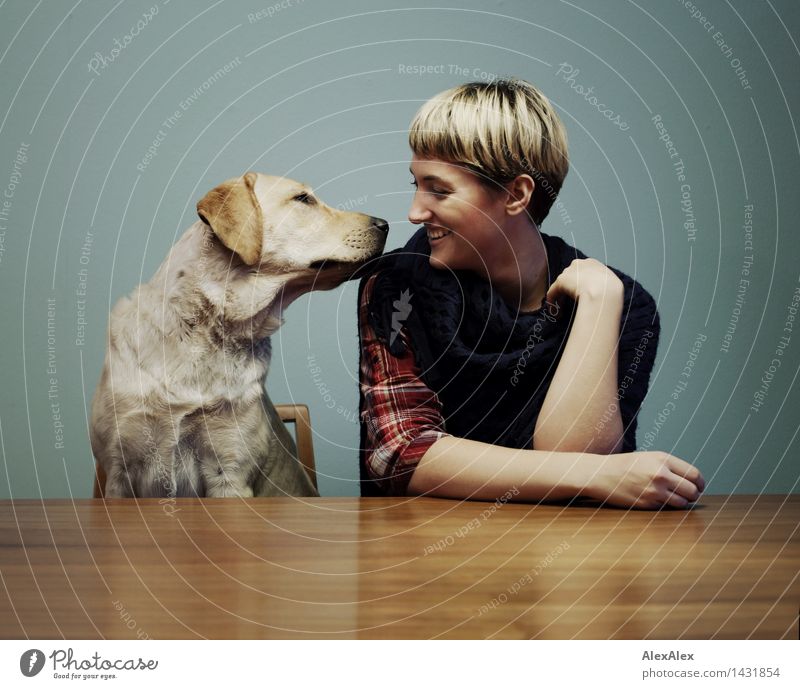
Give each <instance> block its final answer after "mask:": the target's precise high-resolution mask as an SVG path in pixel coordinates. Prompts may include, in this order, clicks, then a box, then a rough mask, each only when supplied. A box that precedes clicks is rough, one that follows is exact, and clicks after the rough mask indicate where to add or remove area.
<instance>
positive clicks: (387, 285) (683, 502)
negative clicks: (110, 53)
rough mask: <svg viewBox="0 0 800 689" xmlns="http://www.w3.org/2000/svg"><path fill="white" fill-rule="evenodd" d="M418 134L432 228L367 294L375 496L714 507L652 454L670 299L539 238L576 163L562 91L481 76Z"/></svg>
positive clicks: (397, 256)
mask: <svg viewBox="0 0 800 689" xmlns="http://www.w3.org/2000/svg"><path fill="white" fill-rule="evenodd" d="M409 142H410V145H411V149H412V152H413V157H412V161H411V168H410V171H411V174H412V176H413V181H412V184H413V185H414V186H415V187H416V192H415V194H414V200H413V202H412V205H411V209H410V211H409V216H408V217H409V220H410V221H411V222H412V223H416V224H421V225H422V227H421V228H420V229H419V230H418V231H417V232H416V234H415V235H414V236H413V237H412V238H411V240H410V241H409V242H408V243H407V244H406V246H405V247H404V248H403V249H402V250H398V251H394V252H390V253H389V254H386V255H385V256H384V257H382V259H381V260H380V262H379V263H378V265H377V266H376V269H375V270H374V271H373V272H372V274H371V275H368V276H366V277H364V278H363V279H362V281H361V284H360V289H359V334H360V340H361V343H360V344H361V363H360V390H361V398H360V416H361V453H360V454H361V477H362V493H363V494H365V495H392V494H394V495H403V494H425V495H434V496H442V497H451V498H467V499H487V500H488V499H497V498H498V497H500V496H507V495H509V494H511V495H513V496H514V498H515V499H517V500H526V501H541V500H564V499H572V498H576V497H588V498H593V499H597V500H601V501H604V502H607V503H609V504H613V505H618V506H624V507H637V508H645V509H657V508H660V507H663V506H665V505H670V506H673V507H685V506H687V505H688V504H689V503H690V502H692V501H694V500H697V498H698V497H699V495H700V492H701V491H702V490H703V488H704V486H705V481H704V479H703V477H702V476H701V474H700V472H699V471H698V470H697V469H696V468H695V467H693V466H692V465H690V464H688V463H687V462H685V461H683V460H681V459H679V458H677V457H673V456H671V455H669V454H667V453H663V452H635V448H636V440H635V438H636V414H637V413H638V410H639V406H640V405H641V402H642V400H643V398H644V396H645V394H646V392H647V386H648V383H649V377H650V370H651V368H652V366H653V361H654V359H655V354H656V347H657V343H658V334H659V319H658V312H657V310H656V306H655V303H654V302H653V299H652V298H651V297H650V295H649V294H648V293H647V292H646V291H645V290H644V289H643V288H642V287H641V285H639V284H638V283H637V282H636V281H634V280H633V279H631V278H630V277H629V276H627V275H626V274H625V273H623V272H621V271H619V270H617V269H615V268H610V267H607V266H605V265H603V264H602V263H600V262H599V261H596V260H594V259H592V258H587V257H586V256H585V254H583V253H582V252H580V251H579V250H577V249H576V248H574V247H571V246H570V245H569V244H567V243H566V242H564V241H563V240H561V239H559V238H557V237H554V236H550V235H547V234H544V233H542V232H540V231H539V226H540V225H541V223H542V221H543V220H544V218H545V217H546V216H547V214H548V211H549V210H550V207H551V206H552V204H553V202H554V201H555V198H556V195H557V194H558V192H559V190H560V189H561V185H562V183H563V181H564V177H565V176H566V174H567V170H568V160H567V142H566V132H565V130H564V127H563V124H562V123H561V121H560V120H559V118H558V115H557V114H556V112H555V110H554V109H553V107H552V105H551V104H550V102H549V101H548V100H547V98H545V96H544V95H543V94H541V93H540V92H539V91H538V90H537V89H536V88H535V87H534V86H532V85H531V84H529V83H527V82H524V81H521V80H511V81H506V80H502V81H493V82H491V83H480V82H475V83H470V84H465V85H463V86H459V87H456V88H453V89H450V90H448V91H445V92H444V93H442V94H439V95H438V96H436V97H435V98H433V99H432V100H430V101H428V102H427V103H426V104H425V105H423V107H422V108H421V109H420V111H419V112H418V113H417V115H416V117H415V118H414V121H413V122H412V124H411V128H410V134H409Z"/></svg>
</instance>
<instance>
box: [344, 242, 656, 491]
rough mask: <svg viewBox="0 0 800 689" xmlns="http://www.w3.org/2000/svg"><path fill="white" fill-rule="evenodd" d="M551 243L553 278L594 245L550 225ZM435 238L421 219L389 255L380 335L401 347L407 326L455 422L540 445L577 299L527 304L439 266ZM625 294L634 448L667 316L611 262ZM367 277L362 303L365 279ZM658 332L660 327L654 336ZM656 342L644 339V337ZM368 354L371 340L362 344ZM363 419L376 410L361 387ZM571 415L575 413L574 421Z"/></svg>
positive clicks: (375, 298) (624, 346)
mask: <svg viewBox="0 0 800 689" xmlns="http://www.w3.org/2000/svg"><path fill="white" fill-rule="evenodd" d="M541 236H542V239H543V240H544V244H545V247H546V250H547V259H548V267H549V276H548V283H547V285H548V287H549V286H550V284H552V282H553V281H554V280H555V279H556V277H557V276H558V275H559V274H560V273H561V272H562V271H563V270H564V269H565V268H566V267H567V266H568V265H569V264H570V262H571V261H572V260H573V259H576V258H586V255H585V254H584V253H583V252H581V251H580V250H578V249H576V248H575V247H572V246H570V245H569V244H567V243H566V242H565V241H564V240H562V239H560V238H559V237H555V236H551V235H547V234H545V233H544V232H542V233H541ZM429 256H430V244H429V243H428V239H427V237H426V233H425V229H424V228H420V229H419V230H418V231H417V232H416V233H415V234H414V236H413V237H412V238H411V239H410V240H409V242H408V243H407V244H406V246H405V247H404V248H403V249H397V250H395V251H392V252H389V253H387V254H385V255H384V256H382V257H381V258H380V259H379V261H377V262H376V263H375V264H374V265H373V268H372V269H371V270H370V274H372V273H375V272H377V273H378V275H377V277H376V278H375V283H374V285H373V290H372V295H371V298H370V303H369V320H370V324H371V325H372V327H373V328H374V330H375V333H376V335H377V337H378V338H379V339H380V340H381V341H383V342H384V343H386V344H387V345H388V346H389V350H390V351H391V352H392V353H393V354H398V353H400V352H402V351H403V350H404V344H403V341H402V338H400V337H398V334H399V329H400V327H402V328H404V329H406V331H407V333H408V335H409V337H410V340H411V346H412V348H413V350H414V352H413V353H414V357H415V362H416V364H417V366H418V367H419V369H420V371H421V374H420V378H421V379H422V381H423V382H424V383H425V384H426V385H427V386H428V387H429V388H430V389H431V390H433V391H435V392H436V393H437V395H438V397H439V400H440V402H441V403H442V410H443V417H444V421H445V430H446V432H447V433H449V434H451V435H455V436H457V437H461V438H469V439H472V440H479V441H481V442H485V443H491V444H493V445H501V446H504V447H513V448H526V447H527V448H530V447H531V442H532V438H533V431H534V429H535V427H536V420H537V418H538V416H539V411H540V410H541V407H542V404H543V402H544V398H545V395H546V394H547V390H548V388H549V387H550V382H551V380H552V378H553V375H554V374H555V372H556V369H557V367H558V362H559V360H560V358H561V354H562V351H563V348H564V346H565V344H566V341H567V336H568V334H569V329H570V327H571V324H572V320H573V317H574V314H575V309H576V304H575V303H574V302H573V301H571V300H567V301H566V303H565V304H562V305H561V306H560V308H559V310H558V312H557V314H556V315H555V316H553V315H551V312H550V311H549V310H548V308H547V307H546V306H545V307H544V308H541V309H538V310H536V311H530V312H520V311H518V310H517V309H516V308H515V307H514V305H511V304H509V303H507V302H506V301H505V300H504V299H503V298H502V297H501V296H500V294H498V293H497V291H495V290H494V289H493V288H492V286H491V284H490V283H489V282H488V281H486V280H484V279H482V278H480V277H479V276H477V275H476V274H474V273H472V272H469V271H450V270H442V269H434V268H431V266H430V263H429ZM611 270H613V271H614V273H615V274H616V275H617V276H618V277H619V278H620V279H621V280H622V283H623V285H624V288H625V297H624V305H623V313H622V321H621V324H620V333H621V337H620V342H619V355H620V362H619V374H618V377H619V380H620V384H621V385H622V382H623V380H624V376H625V375H626V370H625V369H626V368H628V366H627V365H626V364H627V363H628V361H629V360H631V361H632V359H633V358H634V350H635V355H636V357H637V361H636V367H635V368H636V370H635V371H634V375H633V376H630V371H628V374H629V377H630V378H632V381H631V382H628V384H627V385H625V387H624V389H623V388H622V387H621V388H620V392H621V393H622V394H621V395H620V399H619V405H620V410H621V414H622V421H623V424H624V426H625V439H624V446H623V451H624V452H631V451H633V450H635V446H636V420H635V417H636V413H637V412H638V407H639V405H640V404H641V400H642V399H643V398H644V395H645V393H646V391H647V386H648V382H649V376H650V369H651V368H652V364H653V361H654V359H655V354H656V347H657V341H658V332H659V319H658V312H657V310H656V307H655V303H654V301H653V299H652V297H650V295H649V294H648V293H647V292H646V291H645V290H644V289H643V288H642V287H641V285H639V284H638V283H637V282H636V281H635V280H633V279H632V278H630V277H629V276H628V275H626V274H625V273H623V272H622V271H619V270H617V269H615V268H611ZM368 278H369V275H366V276H365V277H363V278H362V280H361V284H360V286H359V303H360V302H361V294H362V291H363V289H364V285H365V283H366V281H367V279H368ZM647 333H649V334H650V335H651V336H652V337H649V338H648V337H647ZM643 336H644V342H645V343H646V344H645V346H644V348H642V347H641V343H642V337H643ZM360 349H361V351H362V355H363V347H361V348H360ZM360 409H361V412H362V419H363V415H364V413H365V412H366V411H367V410H366V409H365V405H364V398H363V395H361V396H360ZM570 422H571V420H570V419H565V423H570ZM365 447H366V424H365V422H364V421H363V420H362V421H361V442H360V460H361V461H360V466H361V487H362V495H382V494H385V492H386V491H384V490H382V489H381V487H380V486H379V485H377V484H378V483H379V482H377V481H373V480H370V479H369V478H368V477H367V476H366V472H365V463H364V458H365Z"/></svg>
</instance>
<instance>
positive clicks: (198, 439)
mask: <svg viewBox="0 0 800 689" xmlns="http://www.w3.org/2000/svg"><path fill="white" fill-rule="evenodd" d="M197 213H198V216H199V218H200V219H199V220H198V221H197V222H195V223H194V224H193V225H192V226H191V227H189V228H188V229H187V230H186V231H185V233H184V234H183V236H182V237H181V238H180V239H179V240H178V242H177V243H176V244H175V245H174V246H173V247H172V250H171V251H170V253H169V255H168V256H167V258H166V260H165V261H164V263H163V264H162V265H161V267H160V268H159V269H158V271H157V272H156V273H155V275H154V277H153V278H152V279H151V280H150V282H147V283H145V284H142V285H140V286H139V287H138V288H137V289H136V290H135V291H134V292H133V294H132V295H131V296H130V297H123V298H122V299H120V300H119V301H118V302H117V304H116V305H115V306H114V309H113V310H112V312H111V315H110V322H109V328H108V349H107V352H106V358H105V362H104V366H103V371H102V374H101V377H100V381H99V384H98V386H97V390H96V392H95V395H94V398H93V400H92V410H91V421H90V440H91V446H92V452H93V454H94V456H95V458H96V459H97V461H98V462H99V463H100V466H102V468H103V469H104V471H105V474H106V484H105V496H106V497H109V498H112V497H253V496H276V495H283V496H287V495H289V496H314V495H316V494H317V492H316V489H315V488H314V486H313V484H312V482H311V480H310V479H309V477H308V475H307V473H306V471H305V470H304V469H303V467H302V465H301V464H300V462H299V460H298V459H297V452H296V448H295V444H294V440H293V439H292V436H291V434H290V433H289V432H288V430H287V429H286V427H285V426H284V424H283V422H282V421H281V420H280V419H279V417H278V414H277V412H276V410H275V407H274V406H273V404H272V402H271V400H270V398H269V395H268V394H267V391H266V387H265V379H266V376H267V372H268V370H269V362H270V356H271V341H270V337H271V335H273V334H274V333H275V331H277V330H278V328H279V327H280V326H281V325H282V324H283V322H284V321H283V311H284V309H285V308H286V307H287V306H288V305H289V304H290V303H291V302H292V301H294V300H295V299H297V297H299V296H301V295H302V294H306V293H307V292H310V291H312V290H329V289H333V288H334V287H336V286H338V285H340V284H341V283H343V282H345V281H347V280H350V279H353V277H354V276H355V275H356V273H357V271H358V269H359V268H360V267H362V266H364V265H365V263H367V262H368V261H370V259H372V258H375V257H377V256H378V255H380V254H381V252H382V251H383V247H384V244H385V242H386V236H387V233H388V225H387V223H386V221H384V220H382V219H380V218H375V217H372V216H369V215H365V214H363V213H356V212H350V211H344V210H338V209H335V208H332V207H330V206H327V205H326V204H324V203H322V201H320V200H319V199H318V198H317V197H316V195H315V194H314V193H313V191H312V190H311V189H310V188H309V187H308V186H306V185H304V184H301V183H299V182H295V181H293V180H290V179H286V178H283V177H274V176H269V175H264V174H261V173H255V172H248V173H246V174H245V175H243V176H242V177H237V178H233V179H229V180H227V181H225V182H223V183H222V184H220V185H219V186H217V187H215V188H214V189H212V190H211V191H209V192H208V193H207V194H206V195H205V196H204V197H203V198H202V199H201V200H200V201H199V202H198V204H197Z"/></svg>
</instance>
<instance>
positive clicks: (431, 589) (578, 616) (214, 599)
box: [0, 495, 800, 639]
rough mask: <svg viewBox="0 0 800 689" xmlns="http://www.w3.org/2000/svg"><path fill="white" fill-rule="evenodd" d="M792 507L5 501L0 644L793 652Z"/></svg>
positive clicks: (797, 565)
mask: <svg viewBox="0 0 800 689" xmlns="http://www.w3.org/2000/svg"><path fill="white" fill-rule="evenodd" d="M798 525H800V495H791V496H783V495H762V496H747V495H739V496H707V497H704V498H703V499H702V500H701V501H700V503H698V504H697V505H696V506H695V507H694V508H693V509H691V510H670V511H666V510H665V511H661V512H645V511H628V510H619V509H609V508H601V507H598V506H596V505H581V506H575V505H573V506H570V507H566V506H563V505H561V506H560V505H526V504H512V503H506V504H503V503H487V502H459V501H450V500H440V499H432V498H414V499H388V498H370V499H357V498H317V499H311V500H304V501H300V500H293V499H284V498H262V499H249V500H233V499H201V500H198V499H179V500H174V499H173V500H170V501H159V500H157V499H151V500H107V501H102V500H45V501H40V500H14V501H0V575H1V577H0V579H1V581H2V586H0V637H1V638H6V639H8V638H15V639H22V638H34V639H42V638H47V639H61V638H65V639H83V638H87V639H97V638H107V639H136V638H158V639H176V638H183V639H186V638H188V639H193V638H213V639H224V638H276V637H277V638H434V637H435V638H471V639H474V638H525V639H528V638H530V639H578V638H579V639H664V638H677V639H710V638H715V639H746V638H751V639H780V638H785V639H797V638H798V607H799V606H800V582H799V581H798V572H800V548H798V540H799V537H798Z"/></svg>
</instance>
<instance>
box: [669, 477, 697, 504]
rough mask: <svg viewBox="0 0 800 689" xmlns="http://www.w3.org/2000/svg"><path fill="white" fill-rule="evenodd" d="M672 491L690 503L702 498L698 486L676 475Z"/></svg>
mask: <svg viewBox="0 0 800 689" xmlns="http://www.w3.org/2000/svg"><path fill="white" fill-rule="evenodd" d="M671 490H672V491H673V492H674V493H675V494H676V495H680V496H681V497H682V498H685V499H686V500H688V501H689V502H694V501H695V500H697V499H698V498H699V497H700V489H699V488H698V486H697V485H696V484H694V483H692V482H691V481H689V480H688V479H685V478H682V477H680V476H678V475H676V474H673V479H672V486H671Z"/></svg>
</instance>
